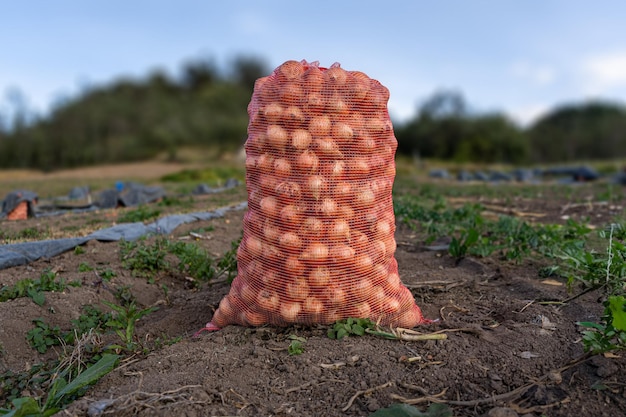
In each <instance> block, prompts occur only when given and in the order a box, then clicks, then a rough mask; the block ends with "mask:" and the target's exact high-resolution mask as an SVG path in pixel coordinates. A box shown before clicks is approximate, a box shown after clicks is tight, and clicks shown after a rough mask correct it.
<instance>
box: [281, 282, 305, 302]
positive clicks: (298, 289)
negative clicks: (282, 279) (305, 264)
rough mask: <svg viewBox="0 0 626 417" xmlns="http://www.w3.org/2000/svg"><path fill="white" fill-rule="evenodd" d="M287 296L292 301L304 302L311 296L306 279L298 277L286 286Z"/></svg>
mask: <svg viewBox="0 0 626 417" xmlns="http://www.w3.org/2000/svg"><path fill="white" fill-rule="evenodd" d="M285 294H286V295H287V297H288V298H289V299H290V300H293V301H303V300H304V299H305V298H307V297H308V295H309V285H308V284H307V282H306V280H305V279H304V278H301V277H296V278H294V279H293V280H290V282H288V283H287V285H286V286H285Z"/></svg>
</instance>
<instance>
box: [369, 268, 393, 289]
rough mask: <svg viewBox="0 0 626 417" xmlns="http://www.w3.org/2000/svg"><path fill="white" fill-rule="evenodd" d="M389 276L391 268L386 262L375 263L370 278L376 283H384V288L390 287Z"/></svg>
mask: <svg viewBox="0 0 626 417" xmlns="http://www.w3.org/2000/svg"><path fill="white" fill-rule="evenodd" d="M388 276H389V268H388V267H387V266H386V265H384V264H380V263H378V264H375V265H374V267H373V268H372V275H371V276H370V280H371V281H372V284H374V285H382V286H383V288H387V287H388V283H387V277H388Z"/></svg>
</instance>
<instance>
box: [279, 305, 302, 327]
mask: <svg viewBox="0 0 626 417" xmlns="http://www.w3.org/2000/svg"><path fill="white" fill-rule="evenodd" d="M300 310H302V306H301V304H300V303H296V302H291V301H282V302H281V304H280V317H281V318H282V319H283V320H284V321H286V322H287V323H295V322H296V319H297V318H298V314H300Z"/></svg>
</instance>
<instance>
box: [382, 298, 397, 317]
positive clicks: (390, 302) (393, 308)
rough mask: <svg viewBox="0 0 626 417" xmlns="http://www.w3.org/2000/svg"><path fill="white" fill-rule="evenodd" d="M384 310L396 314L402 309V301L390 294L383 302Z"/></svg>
mask: <svg viewBox="0 0 626 417" xmlns="http://www.w3.org/2000/svg"><path fill="white" fill-rule="evenodd" d="M382 310H383V311H384V312H385V313H387V314H396V313H397V312H398V310H400V302H399V301H398V299H397V298H396V297H394V296H388V297H386V298H385V301H384V302H383V308H382Z"/></svg>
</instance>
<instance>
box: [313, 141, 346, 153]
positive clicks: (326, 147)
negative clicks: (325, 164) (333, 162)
mask: <svg viewBox="0 0 626 417" xmlns="http://www.w3.org/2000/svg"><path fill="white" fill-rule="evenodd" d="M314 144H315V148H316V149H317V151H318V152H319V153H320V154H321V155H323V156H326V157H334V158H336V157H343V154H342V153H341V151H340V150H339V146H337V143H336V142H335V141H334V140H333V138H331V137H330V136H325V137H323V138H319V139H315V141H314Z"/></svg>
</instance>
